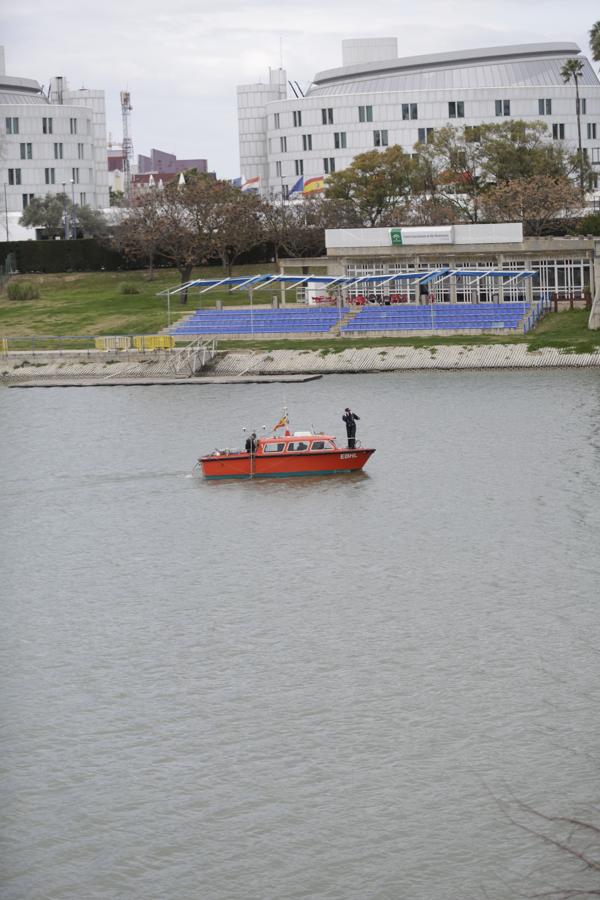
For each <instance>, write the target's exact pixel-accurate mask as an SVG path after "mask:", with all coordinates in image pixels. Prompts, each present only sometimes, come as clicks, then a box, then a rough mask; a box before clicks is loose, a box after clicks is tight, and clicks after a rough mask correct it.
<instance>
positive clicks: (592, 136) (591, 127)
mask: <svg viewBox="0 0 600 900" xmlns="http://www.w3.org/2000/svg"><path fill="white" fill-rule="evenodd" d="M587 136H588V141H595V140H596V123H595V122H588V123H587Z"/></svg>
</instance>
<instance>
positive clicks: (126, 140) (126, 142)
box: [121, 91, 133, 197]
mask: <svg viewBox="0 0 600 900" xmlns="http://www.w3.org/2000/svg"><path fill="white" fill-rule="evenodd" d="M132 108H133V107H132V106H131V94H130V93H129V91H121V116H122V119H123V187H124V194H125V196H126V197H129V192H130V190H131V163H132V160H133V141H132V140H131V138H130V137H129V119H130V113H131V110H132Z"/></svg>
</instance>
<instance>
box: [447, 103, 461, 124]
mask: <svg viewBox="0 0 600 900" xmlns="http://www.w3.org/2000/svg"><path fill="white" fill-rule="evenodd" d="M464 117H465V103H464V100H450V102H449V103H448V118H449V119H464Z"/></svg>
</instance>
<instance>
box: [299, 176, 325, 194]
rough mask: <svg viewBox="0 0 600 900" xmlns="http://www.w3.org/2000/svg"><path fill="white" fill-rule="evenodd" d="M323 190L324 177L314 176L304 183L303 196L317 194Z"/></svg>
mask: <svg viewBox="0 0 600 900" xmlns="http://www.w3.org/2000/svg"><path fill="white" fill-rule="evenodd" d="M323 190H325V176H324V175H316V176H315V177H314V178H307V179H306V181H305V182H304V188H303V190H302V193H303V194H318V193H319V192H320V191H323Z"/></svg>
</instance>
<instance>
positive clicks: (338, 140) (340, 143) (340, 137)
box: [333, 131, 346, 150]
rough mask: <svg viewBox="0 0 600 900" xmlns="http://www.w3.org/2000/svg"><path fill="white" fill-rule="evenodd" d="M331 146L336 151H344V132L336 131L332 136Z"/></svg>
mask: <svg viewBox="0 0 600 900" xmlns="http://www.w3.org/2000/svg"><path fill="white" fill-rule="evenodd" d="M333 146H334V147H335V149H336V150H345V149H346V132H345V131H336V132H335V134H334V135H333Z"/></svg>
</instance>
